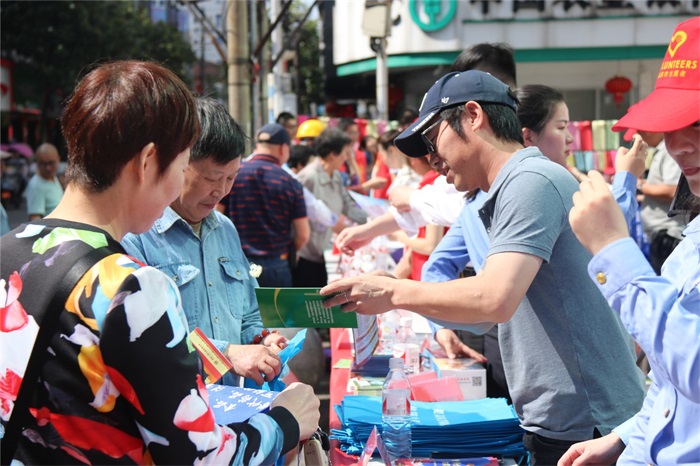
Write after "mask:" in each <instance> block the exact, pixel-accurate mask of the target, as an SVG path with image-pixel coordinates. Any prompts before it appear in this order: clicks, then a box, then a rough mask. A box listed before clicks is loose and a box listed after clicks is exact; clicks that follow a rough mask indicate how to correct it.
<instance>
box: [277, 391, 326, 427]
mask: <svg viewBox="0 0 700 466" xmlns="http://www.w3.org/2000/svg"><path fill="white" fill-rule="evenodd" d="M276 406H281V407H283V408H286V409H287V411H289V412H290V413H291V414H292V416H294V419H296V420H297V422H298V423H299V440H307V439H308V438H309V437H311V436H312V435H313V433H314V432H316V428H318V420H319V418H320V417H321V413H320V411H319V408H320V406H321V402H320V401H319V400H318V397H316V395H315V394H314V389H313V388H311V386H310V385H306V384H303V383H299V382H294V383H292V384H290V385H289V386H288V387H287V388H285V389H284V390H283V391H282V393H280V394H279V395H277V396H276V397H275V399H274V400H273V401H272V404H271V405H270V407H271V408H274V407H276Z"/></svg>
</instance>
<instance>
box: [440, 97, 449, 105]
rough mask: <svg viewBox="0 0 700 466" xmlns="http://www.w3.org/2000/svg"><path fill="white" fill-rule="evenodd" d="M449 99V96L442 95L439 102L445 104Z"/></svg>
mask: <svg viewBox="0 0 700 466" xmlns="http://www.w3.org/2000/svg"><path fill="white" fill-rule="evenodd" d="M449 101H450V98H449V97H443V98H442V99H440V102H442V103H443V104H446V103H447V102H449Z"/></svg>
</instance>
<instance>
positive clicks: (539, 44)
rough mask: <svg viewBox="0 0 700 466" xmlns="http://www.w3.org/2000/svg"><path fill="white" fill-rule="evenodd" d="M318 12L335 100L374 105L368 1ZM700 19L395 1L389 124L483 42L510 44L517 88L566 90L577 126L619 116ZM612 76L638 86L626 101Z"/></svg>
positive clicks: (603, 4)
mask: <svg viewBox="0 0 700 466" xmlns="http://www.w3.org/2000/svg"><path fill="white" fill-rule="evenodd" d="M321 8H322V10H323V14H322V16H323V19H324V21H326V24H325V25H326V27H325V28H324V41H325V49H326V53H325V56H324V59H325V73H326V76H327V89H328V93H329V95H330V96H331V97H333V98H335V99H338V100H342V99H353V98H360V99H366V100H369V101H372V100H373V99H374V96H375V75H376V66H377V60H376V56H375V54H374V52H373V50H372V49H371V47H370V38H369V37H368V36H366V35H364V33H363V28H362V20H363V12H364V9H365V2H364V1H362V0H338V1H334V2H324V3H323V5H322V6H321ZM698 14H700V0H677V1H663V0H661V1H646V0H645V1H642V0H627V1H605V0H590V1H584V0H579V1H574V0H539V1H534V0H525V1H518V0H490V1H489V0H393V2H392V6H391V21H392V24H393V25H392V26H391V29H390V36H389V37H388V38H387V43H388V46H387V53H388V60H387V63H388V68H389V84H390V92H391V89H393V91H394V92H395V93H396V94H397V95H399V96H401V97H402V99H401V102H394V104H395V105H394V108H390V118H391V117H395V116H396V114H397V112H398V111H400V110H401V109H402V108H404V107H411V108H415V109H417V108H418V107H419V106H420V102H421V99H422V97H423V94H424V92H425V91H426V90H427V89H428V88H429V87H430V85H431V84H432V83H433V82H434V81H435V80H436V79H437V78H438V77H440V76H441V75H443V74H444V73H446V72H448V71H449V68H450V65H451V64H452V61H453V60H454V59H455V58H456V57H457V55H458V54H459V53H460V52H461V51H462V50H464V49H465V48H467V47H469V46H470V45H473V44H476V43H479V42H505V43H508V44H510V45H511V46H512V47H513V48H514V49H515V58H516V63H517V73H518V84H519V85H524V84H534V83H537V84H545V85H549V86H552V87H554V88H556V89H559V90H560V91H562V92H563V93H564V95H565V97H566V100H567V103H568V104H569V107H570V112H571V118H572V119H573V120H576V119H580V120H583V119H612V118H619V117H620V116H621V115H622V114H623V113H624V112H625V111H626V109H627V107H628V106H629V105H631V104H632V103H634V102H636V101H638V100H639V99H640V98H643V97H645V96H646V95H647V94H648V93H649V92H651V90H652V89H653V87H654V83H655V81H656V76H657V73H658V72H659V68H660V66H661V60H662V59H663V56H664V53H665V51H666V46H667V44H668V42H669V38H670V36H671V34H672V33H673V30H674V28H675V26H676V25H677V24H678V23H680V22H681V21H684V20H686V19H689V18H691V17H693V16H697V15H698ZM329 23H330V24H332V26H331V27H328V26H329ZM615 76H624V77H626V78H628V79H629V80H630V81H631V84H632V87H631V89H630V91H629V92H627V93H626V94H625V95H624V96H623V100H622V102H614V101H613V95H612V94H610V93H608V92H607V91H606V90H605V83H606V82H607V81H608V80H609V79H610V78H613V77H615ZM390 103H391V99H390Z"/></svg>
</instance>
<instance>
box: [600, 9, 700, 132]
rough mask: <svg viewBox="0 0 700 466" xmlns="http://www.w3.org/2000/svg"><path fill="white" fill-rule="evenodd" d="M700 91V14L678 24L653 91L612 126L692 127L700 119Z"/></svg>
mask: <svg viewBox="0 0 700 466" xmlns="http://www.w3.org/2000/svg"><path fill="white" fill-rule="evenodd" d="M699 91H700V17H696V18H693V19H689V20H687V21H683V22H682V23H681V24H679V25H678V26H677V27H676V30H675V32H674V33H673V36H672V37H671V43H669V44H668V49H667V50H666V56H665V57H664V61H663V63H661V70H660V71H659V75H658V76H657V78H656V87H655V88H654V90H653V91H652V93H651V94H649V95H648V96H647V97H646V98H645V99H643V100H641V101H639V102H638V103H637V104H636V105H634V106H633V107H632V108H630V109H629V110H628V111H627V114H626V115H625V116H623V117H622V118H620V120H619V121H618V122H617V123H615V125H613V127H612V129H613V131H622V130H623V129H628V128H632V129H636V130H641V131H651V132H657V133H666V132H670V131H676V130H678V129H681V128H685V127H686V126H690V125H692V124H693V123H695V122H697V121H700V93H699ZM625 136H627V134H625ZM630 136H631V135H630Z"/></svg>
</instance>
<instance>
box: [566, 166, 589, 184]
mask: <svg viewBox="0 0 700 466" xmlns="http://www.w3.org/2000/svg"><path fill="white" fill-rule="evenodd" d="M566 169H567V170H569V173H571V174H572V175H574V178H576V180H577V181H578V182H579V183H580V182H581V181H583V180H587V179H588V175H586V174H585V173H583V172H582V171H581V170H579V169H578V168H576V167H572V166H570V165H567V166H566Z"/></svg>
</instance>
